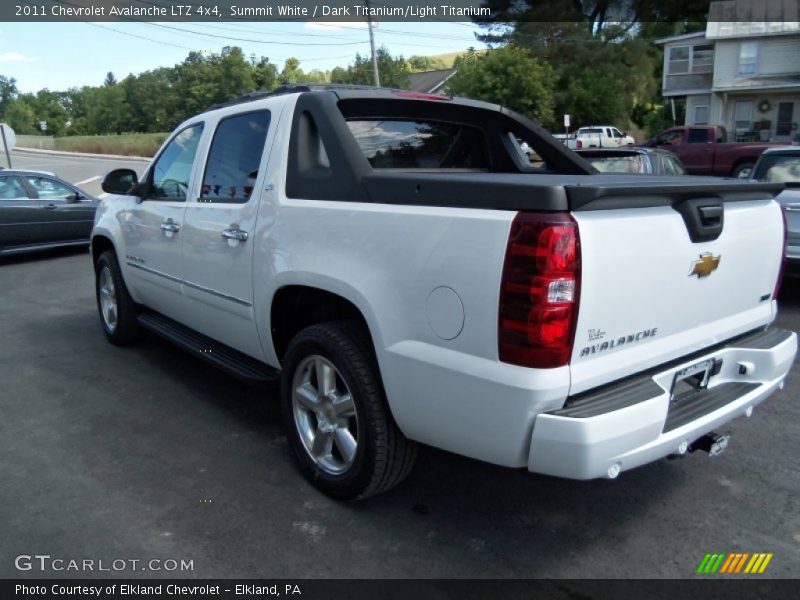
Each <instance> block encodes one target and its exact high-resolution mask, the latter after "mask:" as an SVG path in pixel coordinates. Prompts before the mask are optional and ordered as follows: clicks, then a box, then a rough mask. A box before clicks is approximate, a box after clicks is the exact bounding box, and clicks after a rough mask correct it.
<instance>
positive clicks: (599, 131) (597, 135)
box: [567, 125, 636, 150]
mask: <svg viewBox="0 0 800 600" xmlns="http://www.w3.org/2000/svg"><path fill="white" fill-rule="evenodd" d="M635 143H636V140H634V139H633V138H632V137H631V136H629V135H628V134H627V133H624V132H622V131H620V130H619V129H617V128H616V127H612V126H611V125H592V126H590V127H581V128H580V129H578V131H576V132H575V138H574V139H569V140H568V143H567V145H568V146H569V147H570V148H571V149H573V150H576V149H577V150H580V149H582V148H619V147H620V146H633V145H634V144H635Z"/></svg>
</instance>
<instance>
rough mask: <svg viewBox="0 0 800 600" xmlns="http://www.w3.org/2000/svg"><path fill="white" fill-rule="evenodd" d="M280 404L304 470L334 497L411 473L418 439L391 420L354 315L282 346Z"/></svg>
mask: <svg viewBox="0 0 800 600" xmlns="http://www.w3.org/2000/svg"><path fill="white" fill-rule="evenodd" d="M283 363H284V364H283V371H282V374H281V409H282V413H283V419H284V424H285V426H286V432H287V436H288V438H289V444H290V446H291V448H292V450H293V453H294V456H295V458H296V459H297V462H298V464H299V466H300V470H301V471H302V473H303V475H304V476H305V477H306V478H307V479H308V480H309V481H310V482H311V483H313V484H314V485H315V486H316V487H317V488H318V489H319V490H321V491H322V492H324V493H325V494H327V495H329V496H331V497H333V498H337V499H340V500H356V499H362V498H367V497H369V496H373V495H375V494H378V493H380V492H383V491H385V490H388V489H389V488H391V487H393V486H395V485H397V484H398V483H400V482H401V481H402V480H403V479H404V478H405V477H406V476H407V475H408V473H409V472H410V471H411V468H412V466H413V464H414V459H415V458H416V454H417V445H416V444H415V443H414V442H412V441H410V440H408V439H406V438H405V436H403V434H402V433H401V432H400V430H399V429H398V427H397V424H396V423H395V422H394V419H393V418H392V415H391V413H390V411H389V407H388V404H387V401H386V395H385V393H384V390H383V385H382V384H381V380H380V376H379V374H378V368H377V363H376V360H375V357H374V352H373V350H372V346H371V344H370V341H369V338H368V337H367V336H366V335H365V333H363V332H362V328H361V327H360V326H359V324H358V323H356V322H353V321H332V322H329V323H321V324H318V325H312V326H310V327H307V328H305V329H303V330H302V331H300V333H298V334H297V335H296V336H295V337H294V338H293V339H292V341H291V343H290V344H289V347H288V349H287V351H286V356H285V359H284V361H283Z"/></svg>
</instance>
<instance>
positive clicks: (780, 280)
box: [772, 206, 788, 300]
mask: <svg viewBox="0 0 800 600" xmlns="http://www.w3.org/2000/svg"><path fill="white" fill-rule="evenodd" d="M781 217H783V246H782V252H783V254H782V255H781V268H780V271H778V280H777V281H776V282H775V290H774V291H773V292H772V298H773V300H776V299H777V298H778V294H779V293H780V291H781V284H782V283H783V273H784V271H786V249H787V245H788V239H787V234H786V209H785V208H783V206H781Z"/></svg>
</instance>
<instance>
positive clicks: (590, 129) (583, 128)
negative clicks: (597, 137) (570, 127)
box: [578, 127, 603, 133]
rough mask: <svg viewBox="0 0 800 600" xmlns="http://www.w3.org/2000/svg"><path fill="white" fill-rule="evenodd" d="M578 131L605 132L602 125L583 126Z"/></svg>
mask: <svg viewBox="0 0 800 600" xmlns="http://www.w3.org/2000/svg"><path fill="white" fill-rule="evenodd" d="M578 133H603V130H602V129H601V128H600V127H582V128H581V129H579V130H578Z"/></svg>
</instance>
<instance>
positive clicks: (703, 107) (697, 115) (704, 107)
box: [693, 104, 708, 125]
mask: <svg viewBox="0 0 800 600" xmlns="http://www.w3.org/2000/svg"><path fill="white" fill-rule="evenodd" d="M693 125H708V104H696V105H695V107H694V123H693Z"/></svg>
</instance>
